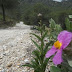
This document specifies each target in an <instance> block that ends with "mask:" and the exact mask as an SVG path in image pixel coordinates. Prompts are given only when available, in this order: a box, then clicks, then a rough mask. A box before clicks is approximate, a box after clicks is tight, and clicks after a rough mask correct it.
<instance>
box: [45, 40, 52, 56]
mask: <svg viewBox="0 0 72 72" xmlns="http://www.w3.org/2000/svg"><path fill="white" fill-rule="evenodd" d="M51 43H52V41H50V42H49V43H47V44H46V46H45V48H44V56H45V54H46V53H47V51H48V46H50V44H51Z"/></svg>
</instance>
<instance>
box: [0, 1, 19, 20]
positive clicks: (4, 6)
mask: <svg viewBox="0 0 72 72" xmlns="http://www.w3.org/2000/svg"><path fill="white" fill-rule="evenodd" d="M17 4H18V0H0V7H1V8H2V13H3V21H5V20H6V19H5V9H11V8H12V9H13V8H15V7H16V6H17Z"/></svg>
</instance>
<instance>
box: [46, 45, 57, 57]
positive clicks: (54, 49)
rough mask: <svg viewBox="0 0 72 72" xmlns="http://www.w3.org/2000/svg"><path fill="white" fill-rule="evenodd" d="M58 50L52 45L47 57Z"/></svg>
mask: <svg viewBox="0 0 72 72" xmlns="http://www.w3.org/2000/svg"><path fill="white" fill-rule="evenodd" d="M56 51H57V49H56V48H55V47H54V46H52V48H51V49H50V50H49V51H48V52H47V53H46V55H45V57H46V58H49V57H50V56H51V55H53V54H54V53H55V52H56Z"/></svg>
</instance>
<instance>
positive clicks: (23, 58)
mask: <svg viewBox="0 0 72 72" xmlns="http://www.w3.org/2000/svg"><path fill="white" fill-rule="evenodd" d="M31 32H32V31H31V30H30V26H27V25H24V24H23V22H20V23H17V24H16V26H15V27H12V28H7V29H1V30H0V72H5V71H6V72H33V70H32V69H29V68H27V67H20V65H22V64H24V63H26V62H29V61H30V59H31V53H30V52H31V48H33V44H32V42H31V39H30V34H29V33H31ZM29 58H30V59H29Z"/></svg>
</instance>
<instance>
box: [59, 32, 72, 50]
mask: <svg viewBox="0 0 72 72" xmlns="http://www.w3.org/2000/svg"><path fill="white" fill-rule="evenodd" d="M71 39H72V33H71V32H68V31H62V32H60V34H59V35H58V40H59V41H60V42H62V48H63V49H64V48H66V47H67V46H68V44H69V43H70V42H71Z"/></svg>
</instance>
